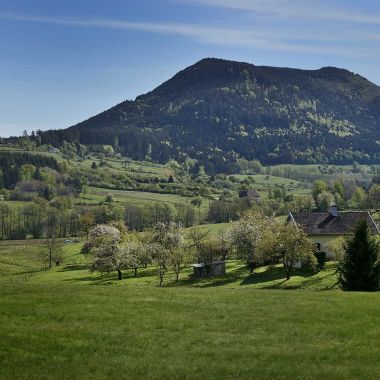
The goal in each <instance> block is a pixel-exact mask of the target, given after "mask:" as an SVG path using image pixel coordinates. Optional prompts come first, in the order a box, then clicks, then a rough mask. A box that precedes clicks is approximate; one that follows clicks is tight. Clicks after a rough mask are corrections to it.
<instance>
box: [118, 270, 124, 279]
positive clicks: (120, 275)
mask: <svg viewBox="0 0 380 380" xmlns="http://www.w3.org/2000/svg"><path fill="white" fill-rule="evenodd" d="M117 278H118V279H119V280H122V279H123V274H122V273H121V270H120V269H117Z"/></svg>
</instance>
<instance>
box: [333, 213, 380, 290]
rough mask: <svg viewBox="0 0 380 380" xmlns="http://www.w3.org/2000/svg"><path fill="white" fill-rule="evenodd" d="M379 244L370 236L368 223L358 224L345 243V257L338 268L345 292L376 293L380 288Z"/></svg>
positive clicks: (363, 221) (340, 282) (341, 284)
mask: <svg viewBox="0 0 380 380" xmlns="http://www.w3.org/2000/svg"><path fill="white" fill-rule="evenodd" d="M378 259H379V243H378V242H377V241H376V239H375V238H374V237H373V236H371V235H370V230H369V227H368V223H367V222H366V221H365V220H362V221H360V222H359V223H358V225H357V226H356V228H355V231H354V233H353V235H352V236H350V237H349V238H348V239H347V241H346V243H345V255H344V258H343V260H342V262H341V263H340V264H339V266H338V272H339V285H340V287H341V288H342V289H343V290H351V291H376V290H377V289H378V288H379V279H380V276H379V274H380V271H379V263H378Z"/></svg>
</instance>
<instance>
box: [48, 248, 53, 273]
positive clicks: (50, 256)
mask: <svg viewBox="0 0 380 380" xmlns="http://www.w3.org/2000/svg"><path fill="white" fill-rule="evenodd" d="M52 256H53V255H52V253H51V251H50V252H49V269H51V261H52Z"/></svg>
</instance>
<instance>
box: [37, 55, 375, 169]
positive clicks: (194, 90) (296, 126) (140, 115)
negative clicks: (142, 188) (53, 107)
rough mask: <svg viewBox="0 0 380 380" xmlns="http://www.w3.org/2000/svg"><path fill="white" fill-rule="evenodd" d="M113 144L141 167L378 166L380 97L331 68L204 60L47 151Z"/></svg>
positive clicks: (51, 137) (53, 135) (65, 135)
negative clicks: (190, 163)
mask: <svg viewBox="0 0 380 380" xmlns="http://www.w3.org/2000/svg"><path fill="white" fill-rule="evenodd" d="M64 139H65V140H67V141H80V142H81V143H83V144H111V145H114V146H118V148H119V149H120V151H121V152H122V153H124V154H126V155H128V156H131V157H132V158H134V159H152V160H155V161H160V162H166V161H168V160H169V159H170V158H174V159H177V160H179V161H183V160H184V159H186V157H188V156H189V157H191V158H195V159H197V160H198V161H199V162H200V163H203V164H204V165H205V166H206V169H207V170H208V171H209V172H214V171H232V170H233V166H234V162H235V159H236V158H239V157H243V158H246V159H248V160H250V159H259V160H260V161H262V162H263V163H266V164H276V163H293V162H296V163H315V162H318V163H322V162H328V163H335V164H340V163H351V162H352V161H354V160H355V161H359V162H362V163H375V162H377V163H379V162H380V87H379V86H376V85H375V84H373V83H371V82H369V81H368V80H366V79H365V78H363V77H361V76H359V75H356V74H353V73H351V72H349V71H346V70H342V69H337V68H333V67H325V68H322V69H319V70H298V69H288V68H275V67H263V66H255V65H251V64H247V63H240V62H232V61H225V60H220V59H204V60H202V61H200V62H198V63H196V64H195V65H193V66H190V67H188V68H186V69H185V70H183V71H181V72H179V73H178V74H177V75H175V76H174V77H173V78H172V79H170V80H169V81H167V82H165V83H163V84H162V85H161V86H159V87H157V88H156V89H155V90H153V91H151V92H149V93H147V94H145V95H142V96H139V97H138V98H136V100H135V101H125V102H122V103H120V104H118V105H117V106H115V107H113V108H111V109H110V110H108V111H105V112H103V113H101V114H99V115H97V116H95V117H92V118H90V119H88V120H86V121H84V122H82V123H80V124H77V125H75V126H73V127H71V128H69V129H67V130H62V131H48V132H46V133H44V135H43V142H45V143H46V142H50V143H52V144H54V145H59V143H60V142H62V141H63V140H64Z"/></svg>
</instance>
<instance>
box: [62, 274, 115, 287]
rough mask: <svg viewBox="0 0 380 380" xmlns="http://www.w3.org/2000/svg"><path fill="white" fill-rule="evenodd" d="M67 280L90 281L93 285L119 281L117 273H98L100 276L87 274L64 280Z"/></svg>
mask: <svg viewBox="0 0 380 380" xmlns="http://www.w3.org/2000/svg"><path fill="white" fill-rule="evenodd" d="M63 281H66V282H89V283H91V285H111V284H113V283H114V282H115V281H117V275H115V276H113V275H102V274H101V275H98V276H86V277H79V278H69V279H66V280H63Z"/></svg>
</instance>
